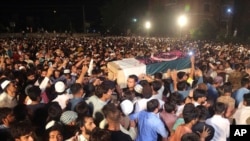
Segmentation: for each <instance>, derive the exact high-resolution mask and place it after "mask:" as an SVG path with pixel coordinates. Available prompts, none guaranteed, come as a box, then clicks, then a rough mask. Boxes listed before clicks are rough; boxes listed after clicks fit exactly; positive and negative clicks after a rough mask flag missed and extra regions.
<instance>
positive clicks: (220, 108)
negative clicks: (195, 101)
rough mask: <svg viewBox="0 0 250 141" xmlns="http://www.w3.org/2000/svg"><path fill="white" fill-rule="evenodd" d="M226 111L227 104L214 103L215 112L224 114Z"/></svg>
mask: <svg viewBox="0 0 250 141" xmlns="http://www.w3.org/2000/svg"><path fill="white" fill-rule="evenodd" d="M225 111H226V105H225V104H224V103H222V102H216V103H215V105H214V112H215V114H218V115H223V114H224V113H225Z"/></svg>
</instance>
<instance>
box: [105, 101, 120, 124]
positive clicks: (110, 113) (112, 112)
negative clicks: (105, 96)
mask: <svg viewBox="0 0 250 141" xmlns="http://www.w3.org/2000/svg"><path fill="white" fill-rule="evenodd" d="M102 112H103V114H104V116H105V117H106V118H107V119H110V120H112V121H114V122H119V120H120V117H121V112H120V110H119V109H118V108H117V107H116V106H115V104H114V103H108V104H106V105H105V106H104V107H103V109H102Z"/></svg>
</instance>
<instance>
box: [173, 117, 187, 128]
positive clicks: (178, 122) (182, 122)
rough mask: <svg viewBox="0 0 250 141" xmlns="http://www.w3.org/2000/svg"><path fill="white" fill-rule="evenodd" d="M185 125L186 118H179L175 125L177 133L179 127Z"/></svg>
mask: <svg viewBox="0 0 250 141" xmlns="http://www.w3.org/2000/svg"><path fill="white" fill-rule="evenodd" d="M184 123H185V121H184V118H178V119H177V120H176V121H175V123H174V126H173V130H174V131H175V130H176V128H177V127H178V126H179V125H181V124H184Z"/></svg>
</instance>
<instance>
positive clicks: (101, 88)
mask: <svg viewBox="0 0 250 141" xmlns="http://www.w3.org/2000/svg"><path fill="white" fill-rule="evenodd" d="M109 89H110V88H109V86H108V85H105V84H101V85H99V86H97V87H96V90H95V95H96V96H97V97H98V98H101V97H102V96H103V94H106V93H107V92H108V91H109Z"/></svg>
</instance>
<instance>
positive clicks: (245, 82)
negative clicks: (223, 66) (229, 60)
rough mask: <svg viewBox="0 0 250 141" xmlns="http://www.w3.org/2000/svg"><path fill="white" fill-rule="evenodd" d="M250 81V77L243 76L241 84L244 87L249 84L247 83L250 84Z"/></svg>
mask: <svg viewBox="0 0 250 141" xmlns="http://www.w3.org/2000/svg"><path fill="white" fill-rule="evenodd" d="M249 83H250V81H249V79H248V78H245V77H244V78H242V79H241V86H242V87H244V86H245V85H247V84H249Z"/></svg>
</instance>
